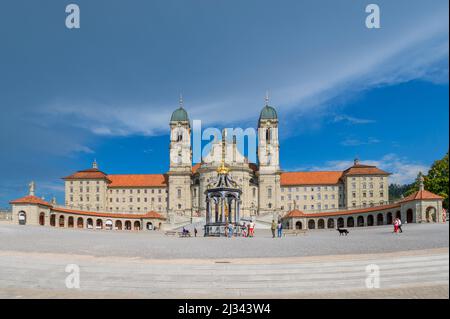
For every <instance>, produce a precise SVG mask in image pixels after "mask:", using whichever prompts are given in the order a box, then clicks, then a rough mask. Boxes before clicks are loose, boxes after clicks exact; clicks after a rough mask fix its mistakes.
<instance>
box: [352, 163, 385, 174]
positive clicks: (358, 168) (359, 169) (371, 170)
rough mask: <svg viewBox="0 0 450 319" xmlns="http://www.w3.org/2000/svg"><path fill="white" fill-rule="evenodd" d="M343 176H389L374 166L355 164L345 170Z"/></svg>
mask: <svg viewBox="0 0 450 319" xmlns="http://www.w3.org/2000/svg"><path fill="white" fill-rule="evenodd" d="M343 175H390V173H388V172H385V171H383V170H382V169H379V168H378V167H376V166H371V165H363V164H355V165H353V166H351V167H349V168H347V169H346V170H345V171H344V172H343Z"/></svg>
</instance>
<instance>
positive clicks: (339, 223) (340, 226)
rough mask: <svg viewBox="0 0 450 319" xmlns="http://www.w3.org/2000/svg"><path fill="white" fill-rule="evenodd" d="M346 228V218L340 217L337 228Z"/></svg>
mask: <svg viewBox="0 0 450 319" xmlns="http://www.w3.org/2000/svg"><path fill="white" fill-rule="evenodd" d="M344 226H345V225H344V218H342V217H339V218H338V220H337V227H338V228H343V227H344Z"/></svg>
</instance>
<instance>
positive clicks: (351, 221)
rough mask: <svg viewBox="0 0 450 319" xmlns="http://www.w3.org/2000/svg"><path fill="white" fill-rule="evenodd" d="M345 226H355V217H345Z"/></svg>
mask: <svg viewBox="0 0 450 319" xmlns="http://www.w3.org/2000/svg"><path fill="white" fill-rule="evenodd" d="M347 227H355V219H354V218H353V217H351V216H350V217H348V218H347Z"/></svg>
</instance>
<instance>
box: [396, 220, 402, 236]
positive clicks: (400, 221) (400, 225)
mask: <svg viewBox="0 0 450 319" xmlns="http://www.w3.org/2000/svg"><path fill="white" fill-rule="evenodd" d="M397 222H398V230H399V231H400V232H401V233H403V230H402V220H401V219H400V218H397Z"/></svg>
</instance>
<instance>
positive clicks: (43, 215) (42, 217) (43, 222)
mask: <svg viewBox="0 0 450 319" xmlns="http://www.w3.org/2000/svg"><path fill="white" fill-rule="evenodd" d="M39 225H41V226H44V225H45V213H40V214H39Z"/></svg>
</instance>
